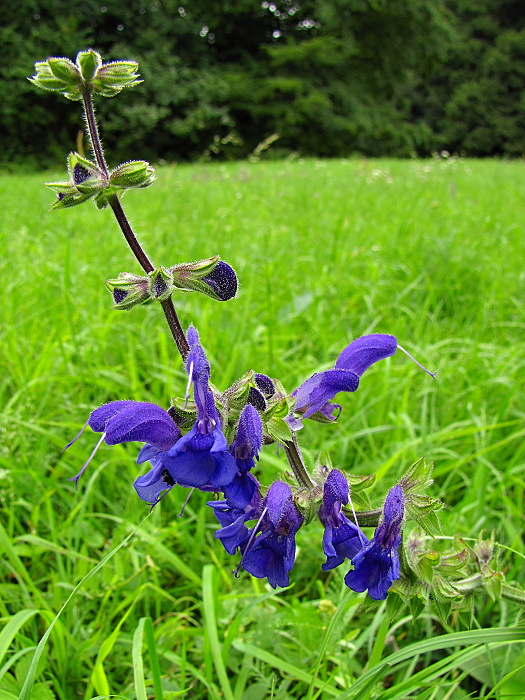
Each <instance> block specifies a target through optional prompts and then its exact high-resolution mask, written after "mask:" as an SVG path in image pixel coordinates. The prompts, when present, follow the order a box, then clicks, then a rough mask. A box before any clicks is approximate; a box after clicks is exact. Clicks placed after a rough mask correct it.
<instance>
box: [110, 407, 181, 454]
mask: <svg viewBox="0 0 525 700" xmlns="http://www.w3.org/2000/svg"><path fill="white" fill-rule="evenodd" d="M105 432H106V437H105V441H106V443H107V444H108V445H118V444H120V443H122V442H134V441H136V442H147V443H149V444H151V445H155V447H158V448H159V449H160V450H162V451H167V450H169V449H170V447H172V446H173V445H174V444H175V443H176V442H177V440H178V439H179V437H180V430H179V428H178V427H177V426H176V425H175V423H174V422H173V420H172V419H171V417H170V415H169V413H168V412H167V411H165V410H164V409H163V408H161V407H160V406H157V405H156V404H153V403H145V402H141V401H135V402H133V404H132V405H128V406H124V407H123V408H122V409H121V410H120V411H119V412H118V413H116V414H115V415H114V416H113V417H112V418H110V419H109V421H108V422H107V424H106V427H105Z"/></svg>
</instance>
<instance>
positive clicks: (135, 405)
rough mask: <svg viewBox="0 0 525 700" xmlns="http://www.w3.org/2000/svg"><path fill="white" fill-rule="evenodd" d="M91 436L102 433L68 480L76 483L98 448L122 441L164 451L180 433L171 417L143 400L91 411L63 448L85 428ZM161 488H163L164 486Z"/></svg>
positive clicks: (115, 402) (117, 402)
mask: <svg viewBox="0 0 525 700" xmlns="http://www.w3.org/2000/svg"><path fill="white" fill-rule="evenodd" d="M87 425H89V427H90V428H91V429H92V430H93V431H94V432H95V433H102V437H101V438H100V440H99V442H98V444H97V446H96V447H95V449H94V450H93V452H92V453H91V455H90V457H89V459H88V461H87V462H86V463H85V464H84V466H83V467H82V469H81V470H80V471H79V473H78V474H77V475H76V476H74V477H73V478H72V479H70V481H75V483H76V482H78V479H79V478H80V476H81V475H82V474H83V472H84V470H85V469H86V467H87V466H88V464H89V463H90V462H91V460H92V459H93V457H94V456H95V454H96V452H97V450H98V448H99V447H100V445H101V444H102V442H105V443H106V444H107V445H118V444H120V443H122V442H134V441H136V442H146V443H149V446H150V447H152V449H154V450H155V451H157V452H159V451H160V452H166V451H167V450H169V449H170V448H171V447H172V446H173V445H174V444H175V443H176V442H177V440H178V439H179V438H180V430H179V428H178V427H177V426H176V425H175V423H174V422H173V420H172V419H171V416H170V415H169V413H168V412H167V411H165V410H164V409H163V408H161V407H160V406H157V405H156V404H153V403H145V402H143V401H112V402H111V403H107V404H105V405H104V406H100V408H97V409H95V410H94V411H93V412H92V413H91V415H90V416H89V419H88V421H87V423H86V425H85V426H84V427H83V428H82V430H81V431H80V433H79V434H78V435H77V436H76V437H75V438H74V439H73V440H71V442H70V443H68V444H67V445H66V447H65V448H64V449H67V448H68V447H69V446H70V445H72V444H73V443H74V442H75V441H76V440H77V439H78V438H79V437H80V436H81V435H82V433H83V432H84V430H85V428H86V426H87ZM164 488H167V487H166V485H165V486H164Z"/></svg>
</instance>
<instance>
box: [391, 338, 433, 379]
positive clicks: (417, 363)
mask: <svg viewBox="0 0 525 700" xmlns="http://www.w3.org/2000/svg"><path fill="white" fill-rule="evenodd" d="M397 347H398V348H399V349H400V350H401V351H402V352H404V353H405V355H406V356H407V357H410V359H411V360H412V362H415V363H416V365H417V366H418V367H421V369H422V370H423V371H424V372H426V373H427V374H430V376H431V377H432V379H435V378H436V374H437V372H431V371H430V370H428V369H427V368H426V367H423V365H422V364H421V362H418V361H417V360H416V358H415V357H412V355H411V354H410V353H409V352H408V350H405V348H402V347H401V345H399V344H398V346H397Z"/></svg>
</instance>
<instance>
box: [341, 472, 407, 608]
mask: <svg viewBox="0 0 525 700" xmlns="http://www.w3.org/2000/svg"><path fill="white" fill-rule="evenodd" d="M404 512H405V496H404V493H403V488H402V486H401V485H400V484H397V485H396V486H394V487H393V488H391V489H390V491H389V492H388V495H387V497H386V500H385V504H384V506H383V515H382V518H381V522H380V523H379V525H378V526H377V528H376V531H375V533H374V537H373V538H372V539H371V540H370V542H368V544H366V545H365V546H364V547H363V549H362V550H361V551H360V552H358V554H356V556H355V557H354V558H353V560H352V563H353V565H354V568H353V570H352V571H349V572H348V573H347V574H346V576H345V583H346V585H347V586H348V587H349V588H351V589H352V590H353V591H356V593H362V592H363V591H365V590H366V589H368V595H369V596H370V597H371V598H373V599H374V600H384V599H385V598H386V597H387V594H388V589H389V588H390V586H391V585H392V583H393V582H394V581H395V580H396V579H397V578H399V575H400V568H399V554H398V548H399V545H400V544H401V529H402V525H403V517H404Z"/></svg>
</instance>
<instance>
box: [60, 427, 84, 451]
mask: <svg viewBox="0 0 525 700" xmlns="http://www.w3.org/2000/svg"><path fill="white" fill-rule="evenodd" d="M87 424H88V421H86V422H85V423H84V425H83V426H82V428H81V429H80V432H79V434H78V435H75V437H74V438H73V439H72V440H71V442H68V443H67V445H66V446H65V447H64V448H63V449H62V452H65V451H66V450H67V448H68V447H71V445H72V444H73V443H74V442H76V441H77V440H78V438H79V437H80V436H81V435H82V433H83V432H84V430H85V429H86V427H87Z"/></svg>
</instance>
